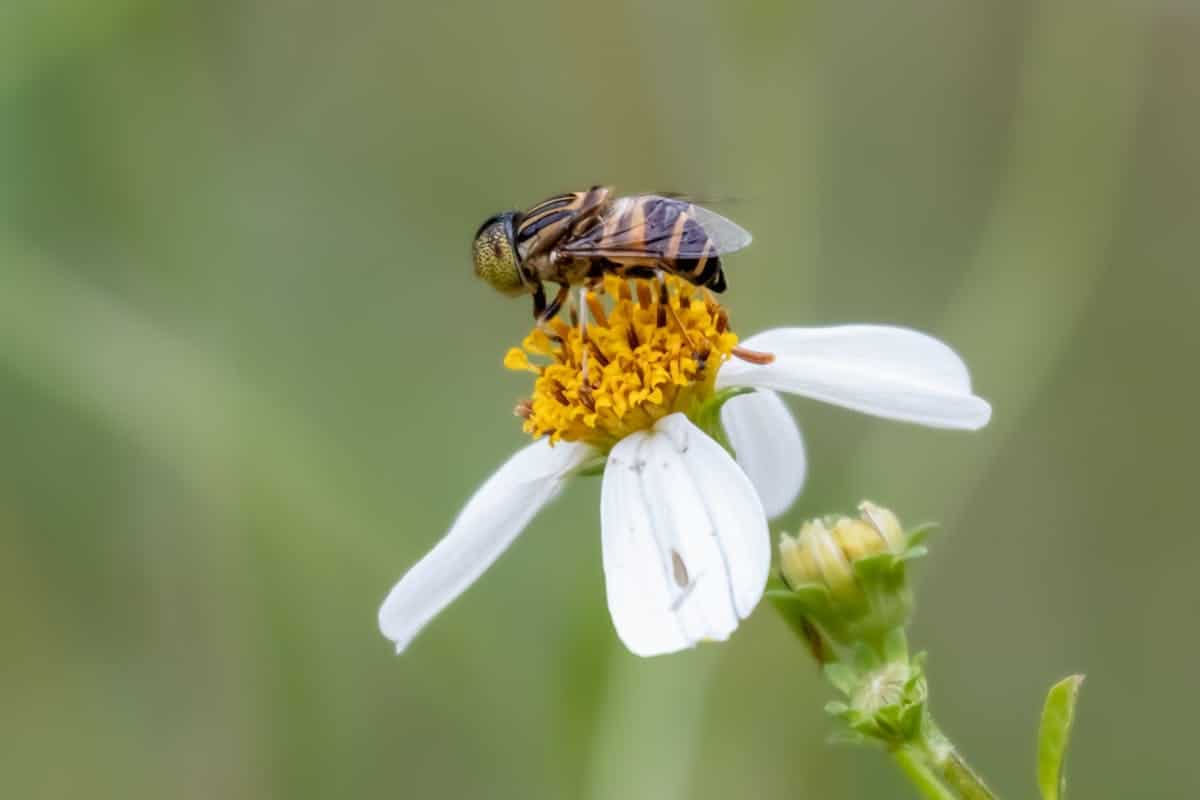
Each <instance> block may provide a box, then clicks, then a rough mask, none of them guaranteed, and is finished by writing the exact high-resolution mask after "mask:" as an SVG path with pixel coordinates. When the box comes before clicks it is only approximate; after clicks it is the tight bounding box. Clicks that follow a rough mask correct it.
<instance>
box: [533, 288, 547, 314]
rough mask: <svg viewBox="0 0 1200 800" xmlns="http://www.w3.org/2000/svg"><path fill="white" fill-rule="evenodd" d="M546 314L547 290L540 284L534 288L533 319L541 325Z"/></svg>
mask: <svg viewBox="0 0 1200 800" xmlns="http://www.w3.org/2000/svg"><path fill="white" fill-rule="evenodd" d="M545 314H546V289H545V287H543V286H542V284H541V282H538V283H537V284H535V285H534V287H533V318H534V319H535V320H537V322H538V323H539V324H540V323H541V321H542V317H543V316H545Z"/></svg>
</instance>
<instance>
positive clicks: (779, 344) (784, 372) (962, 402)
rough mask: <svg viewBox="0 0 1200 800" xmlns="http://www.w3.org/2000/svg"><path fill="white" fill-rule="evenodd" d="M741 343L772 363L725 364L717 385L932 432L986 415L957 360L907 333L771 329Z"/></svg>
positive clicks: (970, 424)
mask: <svg viewBox="0 0 1200 800" xmlns="http://www.w3.org/2000/svg"><path fill="white" fill-rule="evenodd" d="M741 344H742V345H743V346H744V347H747V348H749V349H751V350H761V351H764V352H768V353H773V354H774V355H775V361H774V362H773V363H771V364H767V365H763V366H759V365H755V364H750V363H747V362H745V361H742V360H740V359H737V358H734V359H730V360H729V361H727V362H726V363H725V364H724V365H723V366H722V367H721V372H720V373H719V375H718V376H717V384H718V386H722V387H724V386H761V387H765V388H769V389H777V390H779V391H782V392H792V393H795V394H799V395H804V396H805V397H812V398H814V399H817V400H824V401H825V402H827V403H834V404H836V405H839V406H845V407H846V408H852V409H854V410H856V411H862V412H864V413H866V414H874V415H876V416H879V417H887V418H888V419H898V420H904V421H907V422H917V423H920V424H922V425H929V426H931V427H935V428H969V429H972V430H973V429H976V428H982V427H983V426H984V425H986V424H987V422H988V420H989V419H990V418H991V416H992V408H991V406H989V405H988V404H987V401H986V400H984V399H983V398H980V397H976V396H975V395H974V394H972V393H971V378H970V375H968V373H967V367H966V365H965V364H964V363H963V361H962V359H961V358H959V357H958V354H957V353H955V352H954V351H953V350H951V349H950V348H949V347H947V346H946V345H945V344H943V343H942V342H940V341H938V340H937V339H935V338H933V337H932V336H927V335H925V334H923V333H918V332H917V331H913V330H909V329H907V328H892V327H887V326H882V325H844V326H841V327H834V328H778V329H775V330H769V331H764V332H763V333H760V334H757V335H755V336H751V337H750V338H749V339H747V340H745V341H744V342H742V343H741Z"/></svg>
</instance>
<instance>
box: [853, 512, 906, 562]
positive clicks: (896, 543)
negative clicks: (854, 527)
mask: <svg viewBox="0 0 1200 800" xmlns="http://www.w3.org/2000/svg"><path fill="white" fill-rule="evenodd" d="M858 510H859V511H860V512H861V513H862V517H863V519H864V520H866V521H867V522H869V523H871V525H872V527H874V528H875V530H877V531H879V533H880V535H881V536H883V538H884V539H885V540H886V541H887V545H888V549H889V550H891V551H892V552H893V553H902V552H903V551H904V548H905V545H906V542H905V540H904V528H903V527H902V526H901V525H900V520H899V519H898V518H897V517H896V515H895V514H893V513H892V512H891V511H890V510H888V509H886V508H884V507H883V506H877V505H875V504H874V503H872V502H871V501H870V500H864V501H862V502H861V503H859V505H858Z"/></svg>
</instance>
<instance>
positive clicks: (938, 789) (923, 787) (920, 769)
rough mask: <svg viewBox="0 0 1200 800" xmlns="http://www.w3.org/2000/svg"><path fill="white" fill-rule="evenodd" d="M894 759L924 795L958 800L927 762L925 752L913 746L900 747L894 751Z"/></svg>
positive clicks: (945, 799)
mask: <svg viewBox="0 0 1200 800" xmlns="http://www.w3.org/2000/svg"><path fill="white" fill-rule="evenodd" d="M892 759H893V760H894V761H895V762H896V764H897V765H898V766H899V767H900V771H901V772H903V773H904V776H905V777H906V778H908V781H909V783H911V784H912V785H913V786H915V787H916V789H917V791H918V792H920V793H921V796H922V797H924V798H927V800H958V798H957V797H956V796H955V795H954V793H953V792H951V791H950V790H949V789H947V788H946V787H945V786H943V785H942V782H941V781H940V780H938V777H937V775H935V774H934V773H933V770H931V769H930V768H929V765H928V764H926V763H925V755H924V753H921V752H919V751H917V750H915V749H913V748H911V747H900V748H897V749H895V750H893V751H892Z"/></svg>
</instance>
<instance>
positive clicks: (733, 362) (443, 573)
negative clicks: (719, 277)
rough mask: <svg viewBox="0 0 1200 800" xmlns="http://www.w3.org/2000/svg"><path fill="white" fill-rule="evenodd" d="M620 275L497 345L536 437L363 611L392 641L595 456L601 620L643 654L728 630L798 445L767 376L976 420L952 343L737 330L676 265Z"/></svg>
mask: <svg viewBox="0 0 1200 800" xmlns="http://www.w3.org/2000/svg"><path fill="white" fill-rule="evenodd" d="M632 285H633V287H634V289H636V293H635V292H632V291H631V290H630V283H627V282H624V281H621V280H618V279H615V278H611V277H610V278H609V279H608V280H607V282H606V286H605V289H606V295H607V296H608V297H610V298H612V304H611V307H609V308H606V307H605V306H604V305H603V304H602V302H601V301H600V299H599V298H598V297H597V296H595V295H592V294H589V295H588V296H587V304H588V307H589V309H590V310H591V318H592V322H591V324H590V325H588V326H587V327H586V333H581V330H580V329H579V328H577V327H574V326H568V325H567V324H566V323H565V322H561V321H557V320H556V321H555V322H553V323H551V324H552V326H555V328H554V333H555V334H556V335H555V336H553V337H551V336H550V335H547V334H546V333H545V332H543V331H541V330H539V329H535V330H534V331H533V332H532V333H531V334H530V335H529V337H527V338H526V340H525V342H524V343H523V347H522V348H521V349H513V350H511V351H509V353H508V355H507V356H506V358H505V365H506V366H508V367H509V368H511V369H525V370H529V371H531V372H533V373H535V374H536V375H537V379H536V381H535V384H534V391H533V396H532V398H531V399H530V400H529V401H527V402H524V403H522V404H521V405H520V406H518V408H517V413H518V414H519V415H520V416H521V417H523V418H524V419H525V430H526V431H527V432H528V433H530V434H531V435H533V436H534V437H535V439H536V441H534V442H533V443H532V444H530V445H528V446H526V447H525V448H524V449H522V450H520V451H518V452H517V453H516V455H514V456H513V457H512V458H510V459H509V460H508V461H507V462H506V463H505V464H504V465H503V466H502V467H500V469H499V470H498V471H497V472H496V474H494V475H493V476H492V477H491V478H490V479H488V481H487V482H486V483H484V484H483V486H481V487H480V488H479V489H478V490H477V491H476V492H475V495H474V496H473V497H472V498H471V499H470V500H469V501H468V502H467V505H466V507H465V508H464V509H463V510H462V512H461V513H460V514H459V516H458V518H457V519H456V520H455V521H454V524H453V525H452V526H451V528H450V531H449V533H447V534H446V536H445V537H444V538H443V539H442V540H441V542H439V543H438V544H437V546H435V547H434V548H433V550H431V551H430V552H429V554H428V555H426V556H425V557H424V558H422V559H421V560H420V561H419V562H417V564H416V565H415V566H413V567H412V569H410V570H409V571H408V572H407V573H406V574H405V575H404V577H402V578H401V579H400V582H399V583H397V584H396V586H395V588H393V589H392V591H391V593H390V594H389V595H388V597H387V599H386V600H385V601H384V603H383V606H382V607H381V608H380V610H379V626H380V629H381V630H382V631H383V633H384V635H385V636H387V637H388V638H389V639H391V640H392V641H393V642H395V644H396V649H397V651H398V652H399V651H402V650H404V648H405V647H407V646H408V644H409V642H411V641H412V639H413V637H414V636H416V635H417V633H418V632H420V630H421V629H422V628H423V627H424V626H425V624H426V623H427V622H429V620H431V619H432V618H433V617H434V616H435V615H437V613H438V612H440V611H441V610H442V609H443V608H445V607H446V606H447V605H449V604H450V602H451V601H453V600H454V599H455V598H456V597H458V595H460V594H461V593H462V592H463V591H465V590H466V588H467V587H468V586H470V585H471V584H472V583H473V582H474V581H475V579H476V578H478V577H479V576H480V575H481V574H482V573H483V572H484V570H486V569H487V568H488V567H489V566H491V564H492V563H493V562H494V561H495V560H496V559H497V558H498V557H499V556H500V554H501V553H503V552H504V550H505V549H507V548H508V546H509V545H510V544H512V542H513V541H514V540H515V539H516V537H517V535H518V534H520V533H521V531H522V530H524V528H525V526H526V525H528V524H529V521H530V520H531V519H533V517H534V516H535V515H536V514H537V513H538V511H540V510H541V509H542V507H544V506H545V505H546V504H547V503H549V502H550V501H551V500H552V499H554V497H555V496H557V495H558V493H559V491H560V490H561V489H562V487H563V485H564V484H565V483H566V481H567V479H568V478H570V477H572V476H573V475H575V474H576V473H578V472H579V471H580V470H581V469H583V468H585V467H587V466H590V465H592V464H597V463H598V462H599V460H600V459H604V477H603V484H602V487H601V501H600V527H601V548H602V551H603V563H604V576H605V585H606V590H607V594H608V608H609V612H610V613H611V614H612V619H613V624H614V626H615V627H616V631H617V635H618V636H620V638H621V640H622V641H623V642H624V643H625V645H626V646H627V647H628V648H629V649H630V650H631V651H633V652H634V653H636V654H638V655H643V656H651V655H658V654H662V653H672V652H675V651H678V650H682V649H684V648H688V647H692V646H694V645H695V644H696V643H698V642H702V641H706V640H724V639H727V638H728V637H729V635H730V634H731V633H733V631H734V629H735V628H736V627H737V625H738V622H739V621H740V620H742V619H745V618H746V617H747V616H748V615H749V614H750V612H751V611H752V610H753V609H754V606H755V605H756V604H757V603H758V601H759V599H760V598H761V596H762V593H763V588H764V587H765V585H766V581H767V576H768V572H769V570H770V563H771V544H770V537H769V534H768V530H767V519H768V518H771V517H775V516H777V515H779V514H782V513H783V512H784V511H786V510H787V509H788V507H789V506H791V504H792V503H793V501H794V500H795V499H796V496H797V495H798V494H799V492H800V488H801V486H802V484H803V482H804V475H805V455H804V444H803V441H802V439H801V437H800V431H799V430H798V429H797V427H796V423H795V421H794V419H793V418H792V415H791V413H790V412H789V411H788V409H787V407H786V405H785V404H784V402H783V400H782V399H781V398H780V397H779V395H778V394H777V392H787V393H790V394H797V395H801V396H804V397H811V398H814V399H816V400H822V401H825V402H827V403H833V404H835V405H840V406H844V407H846V408H851V409H854V410H856V411H861V412H864V413H867V414H872V415H875V416H879V417H886V418H888V419H896V420H902V421H907V422H915V423H918V424H921V425H927V426H930V427H937V428H961V429H968V430H974V429H977V428H980V427H982V426H984V425H986V424H987V421H988V419H989V417H990V416H991V408H990V407H989V406H988V404H987V402H986V401H984V400H983V399H981V398H979V397H977V396H975V395H974V394H972V392H971V380H970V377H969V375H968V374H967V368H966V366H965V365H964V364H963V362H962V360H961V359H960V358H959V357H958V355H957V354H955V352H954V351H953V350H951V349H950V348H949V347H947V346H946V345H945V344H943V343H942V342H940V341H938V340H937V339H934V338H932V337H930V336H926V335H925V334H922V333H918V332H916V331H912V330H908V329H905V328H894V327H885V326H876V325H847V326H840V327H831V328H779V329H774V330H769V331H765V332H763V333H760V334H758V335H756V336H752V337H750V338H749V339H747V340H746V341H745V342H744V343H743V346H741V347H739V346H738V340H737V337H736V336H735V335H734V334H733V333H732V332H731V331H730V330H729V329H728V317H727V315H726V312H725V310H724V309H723V308H722V307H721V306H719V305H718V304H717V303H716V302H715V301H714V299H713V298H712V296H711V295H710V294H709V293H707V292H704V291H702V290H698V289H696V288H695V287H692V286H691V285H690V284H687V283H685V282H683V281H681V280H677V279H674V278H668V279H667V280H666V281H665V283H664V284H659V283H657V282H651V281H633V282H632ZM585 353H586V355H585ZM530 356H533V357H534V358H535V359H540V360H542V361H544V362H547V363H544V364H540V365H539V364H536V363H534V362H532V361H531V360H530ZM734 387H740V388H745V389H748V390H750V391H749V392H748V393H746V394H741V395H738V396H735V397H733V398H732V399H728V400H727V402H723V405H722V401H725V400H726V398H727V397H728V393H724V392H722V390H724V389H732V388H734ZM718 408H719V411H720V413H719V423H718V421H717V419H716V417H717V416H718V415H716V414H714V413H713V412H714V411H715V410H716V409H718ZM722 435H724V436H725V437H727V444H728V445H729V446H730V447H731V449H732V450H733V452H734V453H735V454H736V458H735V457H734V456H731V455H730V453H729V451H728V450H727V449H726V446H724V445H722V444H721V443H719V442H718V439H719V438H720V437H721V436H722ZM714 437H715V438H714Z"/></svg>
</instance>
